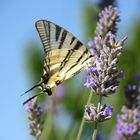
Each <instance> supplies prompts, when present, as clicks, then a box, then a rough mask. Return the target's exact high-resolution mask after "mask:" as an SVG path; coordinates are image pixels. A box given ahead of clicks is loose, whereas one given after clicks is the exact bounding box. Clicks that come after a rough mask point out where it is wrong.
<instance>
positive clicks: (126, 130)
mask: <svg viewBox="0 0 140 140" xmlns="http://www.w3.org/2000/svg"><path fill="white" fill-rule="evenodd" d="M139 124H140V110H139V109H137V108H135V109H129V108H127V107H126V106H123V107H122V110H121V114H119V115H118V116H117V125H116V128H117V132H118V134H119V135H121V136H123V137H126V138H129V137H134V136H137V135H139V133H140V125H139Z"/></svg>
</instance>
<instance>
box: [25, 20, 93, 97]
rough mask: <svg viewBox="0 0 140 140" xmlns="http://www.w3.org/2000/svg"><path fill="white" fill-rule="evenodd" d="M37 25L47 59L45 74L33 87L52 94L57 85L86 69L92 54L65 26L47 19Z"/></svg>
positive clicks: (45, 61)
mask: <svg viewBox="0 0 140 140" xmlns="http://www.w3.org/2000/svg"><path fill="white" fill-rule="evenodd" d="M35 25H36V28H37V31H38V33H39V36H40V38H41V41H42V44H43V47H44V51H45V60H44V74H43V76H42V78H41V81H40V82H39V83H38V84H37V85H35V86H34V87H33V88H35V87H41V89H42V90H43V91H44V92H47V93H48V94H49V95H51V94H52V91H53V89H54V88H55V87H56V86H57V85H59V84H60V83H62V82H63V81H64V80H66V79H69V78H71V77H72V76H74V75H76V74H78V73H79V72H81V71H82V70H84V69H85V68H86V66H87V65H86V64H87V62H88V61H89V59H91V56H90V53H89V51H88V49H87V48H86V47H85V46H83V44H82V43H81V42H80V41H79V40H78V39H77V38H76V37H74V36H73V35H72V34H71V33H70V32H68V31H67V30H65V29H64V28H62V27H60V26H58V25H56V24H54V23H52V22H50V21H47V20H39V21H37V22H36V24H35ZM33 88H31V89H33ZM28 91H29V90H28ZM28 91H27V92H28Z"/></svg>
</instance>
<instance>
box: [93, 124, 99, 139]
mask: <svg viewBox="0 0 140 140" xmlns="http://www.w3.org/2000/svg"><path fill="white" fill-rule="evenodd" d="M97 127H98V123H97V122H96V123H95V127H94V133H93V135H92V140H96V135H97Z"/></svg>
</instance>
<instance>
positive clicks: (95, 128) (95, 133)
mask: <svg viewBox="0 0 140 140" xmlns="http://www.w3.org/2000/svg"><path fill="white" fill-rule="evenodd" d="M101 103H102V96H100V99H99V103H98V108H97V112H99V111H100V109H101ZM97 127H98V122H95V127H94V132H93V135H92V140H96V135H97Z"/></svg>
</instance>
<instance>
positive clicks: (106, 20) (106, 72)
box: [85, 6, 127, 96]
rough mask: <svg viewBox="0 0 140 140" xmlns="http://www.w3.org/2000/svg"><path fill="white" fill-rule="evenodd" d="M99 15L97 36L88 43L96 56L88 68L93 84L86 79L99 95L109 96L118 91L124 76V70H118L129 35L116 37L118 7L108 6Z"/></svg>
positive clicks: (89, 86)
mask: <svg viewBox="0 0 140 140" xmlns="http://www.w3.org/2000/svg"><path fill="white" fill-rule="evenodd" d="M99 17H100V20H99V22H98V23H97V28H96V36H95V38H94V39H93V40H90V42H89V43H88V45H89V48H90V51H91V54H92V55H93V57H94V61H93V62H89V64H88V65H89V69H88V70H87V71H88V72H90V77H92V78H90V83H92V84H89V83H88V84H87V81H86V84H85V85H86V86H87V85H88V86H87V87H88V88H91V89H93V90H94V91H95V92H96V94H98V95H102V96H108V95H111V94H113V93H115V92H116V90H117V88H118V86H119V79H120V78H123V77H124V76H123V71H121V72H119V71H118V62H119V57H120V55H121V54H122V47H123V44H124V42H125V40H126V39H127V37H124V38H123V39H121V40H117V39H116V36H115V33H116V26H117V22H118V21H119V12H118V10H117V8H113V7H112V6H108V7H106V8H105V9H104V10H103V11H102V12H101V14H99ZM92 79H94V80H92ZM93 83H94V84H93Z"/></svg>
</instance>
